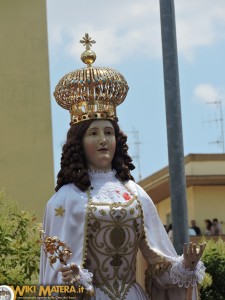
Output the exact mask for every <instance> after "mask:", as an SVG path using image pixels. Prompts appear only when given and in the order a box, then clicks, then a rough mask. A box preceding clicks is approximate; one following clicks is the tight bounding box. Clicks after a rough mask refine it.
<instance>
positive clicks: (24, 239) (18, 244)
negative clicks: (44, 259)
mask: <svg viewBox="0 0 225 300" xmlns="http://www.w3.org/2000/svg"><path fill="white" fill-rule="evenodd" d="M39 226H40V224H38V223H37V221H36V218H35V216H34V215H32V214H31V213H29V212H28V211H21V210H20V209H19V207H18V205H17V203H15V202H14V201H12V200H10V199H9V198H8V197H7V196H6V194H5V193H4V192H0V284H6V285H24V284H27V285H28V284H37V283H38V272H39V262H40V244H39V232H38V227H39Z"/></svg>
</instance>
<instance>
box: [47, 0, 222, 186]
mask: <svg viewBox="0 0 225 300" xmlns="http://www.w3.org/2000/svg"><path fill="white" fill-rule="evenodd" d="M175 9H176V27H177V44H178V55H179V75H180V93H181V107H182V120H183V139H184V154H185V155H187V154H189V153H221V152H222V151H223V150H222V147H221V144H218V143H214V142H216V141H217V140H221V138H222V136H221V127H220V122H216V121H214V122H209V121H213V120H215V119H219V118H220V113H219V112H220V109H219V108H220V107H219V105H218V104H212V103H213V102H215V101H221V103H222V106H221V107H222V110H223V118H225V74H224V69H225V2H224V0H216V1H212V0H198V1H196V0H189V1H186V0H179V1H175ZM47 20H48V43H49V65H50V85H51V103H52V124H53V148H54V168H55V174H57V172H58V171H59V167H60V157H61V148H62V145H63V144H64V142H65V137H66V132H67V130H68V129H69V122H70V117H69V112H68V111H66V110H64V109H62V108H61V107H59V106H58V105H57V104H56V102H55V100H54V97H53V96H52V95H53V91H54V89H55V86H56V84H57V83H58V81H59V80H60V79H61V77H62V76H63V75H65V74H66V73H68V72H70V71H73V70H75V69H78V68H81V67H84V64H83V63H82V61H81V60H80V54H81V53H82V52H83V50H84V47H83V46H82V44H80V43H79V41H80V39H81V38H82V37H83V36H84V33H86V32H88V33H89V34H90V36H91V37H92V38H93V39H94V40H96V44H95V45H94V46H93V47H92V49H93V50H94V51H95V53H96V55H97V59H96V62H95V64H94V65H96V66H102V67H103V66H104V67H112V68H114V69H117V70H118V71H119V72H121V73H122V74H123V75H124V76H125V78H126V80H127V82H128V84H129V87H130V89H129V92H128V95H127V98H126V100H125V102H124V103H122V104H121V105H120V106H119V107H118V109H117V111H118V117H119V124H120V126H121V128H122V129H123V131H124V132H125V133H127V135H128V145H129V147H130V154H131V155H132V156H134V163H135V165H136V170H135V171H134V172H133V175H134V177H135V179H136V180H138V179H139V173H140V174H141V177H142V179H143V178H145V177H147V176H149V175H151V174H152V173H154V172H156V171H158V170H159V169H161V168H162V167H164V166H166V165H168V154H167V136H166V117H165V100H164V86H163V66H162V50H161V33H160V13H159V1H156V0H139V1H137V0H136V1H135V0H122V1H121V0H114V1H103V0H95V1H88V0H82V1H76V0H47ZM209 102H210V103H211V104H209ZM224 123H225V120H224ZM135 131H138V135H139V139H137V137H135V134H134V132H135ZM224 138H225V137H224ZM138 141H139V142H140V144H139V147H137V143H138ZM138 148H139V153H138ZM138 154H139V155H138ZM137 156H139V164H138V162H137V159H136V157H137ZM138 165H139V167H140V168H139V170H138ZM139 171H140V172H139Z"/></svg>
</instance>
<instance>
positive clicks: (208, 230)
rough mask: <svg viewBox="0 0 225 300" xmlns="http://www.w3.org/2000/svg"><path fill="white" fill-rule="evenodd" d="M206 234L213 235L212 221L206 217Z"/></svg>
mask: <svg viewBox="0 0 225 300" xmlns="http://www.w3.org/2000/svg"><path fill="white" fill-rule="evenodd" d="M205 235H213V227H212V222H211V221H210V220H209V219H205Z"/></svg>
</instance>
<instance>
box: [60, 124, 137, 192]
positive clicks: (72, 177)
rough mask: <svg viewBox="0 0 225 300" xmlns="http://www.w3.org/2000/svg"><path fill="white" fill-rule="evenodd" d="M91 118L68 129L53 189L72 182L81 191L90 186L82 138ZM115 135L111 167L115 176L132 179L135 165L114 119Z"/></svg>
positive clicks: (124, 136)
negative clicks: (114, 149)
mask: <svg viewBox="0 0 225 300" xmlns="http://www.w3.org/2000/svg"><path fill="white" fill-rule="evenodd" d="M92 122H93V120H87V121H83V122H80V123H78V124H74V125H72V126H71V128H70V129H69V130H68V133H67V140H66V143H65V144H64V146H63V148H62V156H61V170H60V171H59V173H58V176H57V185H56V188H55V191H58V190H59V189H60V188H61V187H62V186H63V185H65V184H67V183H74V184H75V186H77V187H78V188H79V189H80V190H81V191H87V189H88V188H89V187H90V186H91V181H90V178H89V175H88V169H87V165H86V159H85V155H84V152H83V146H82V139H83V136H84V135H85V133H86V131H87V129H88V127H89V126H90V124H91V123H92ZM110 122H111V123H112V125H113V127H114V130H115V137H116V151H115V155H114V158H113V160H112V168H113V169H114V170H116V172H117V174H116V176H117V177H118V178H119V179H120V180H122V181H123V182H124V181H127V180H129V179H131V180H133V181H134V178H133V176H132V175H131V173H130V171H131V170H133V169H134V168H135V167H134V165H133V164H132V159H131V157H130V156H129V155H128V145H127V143H126V142H127V136H126V135H125V134H124V133H123V131H122V130H120V128H119V125H118V123H117V122H116V121H111V120H110Z"/></svg>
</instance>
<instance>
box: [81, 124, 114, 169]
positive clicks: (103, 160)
mask: <svg viewBox="0 0 225 300" xmlns="http://www.w3.org/2000/svg"><path fill="white" fill-rule="evenodd" d="M82 142H83V149H84V154H85V157H86V160H87V166H88V168H89V170H102V171H107V170H110V169H111V163H112V160H113V157H114V154H115V150H116V137H115V130H114V127H113V125H112V124H111V122H110V121H107V120H96V121H93V122H92V123H91V125H90V126H89V127H88V129H87V131H86V133H85V135H84V137H83V141H82Z"/></svg>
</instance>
